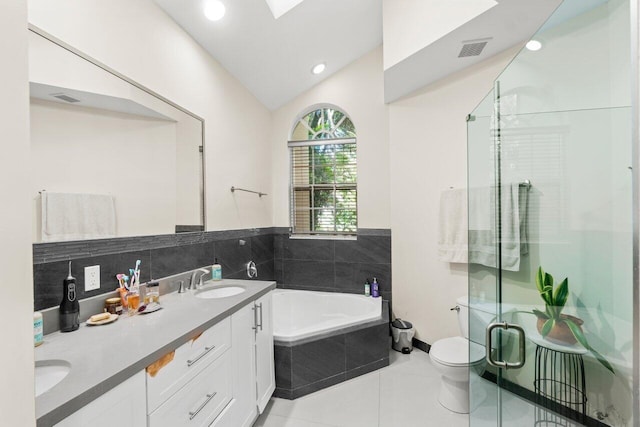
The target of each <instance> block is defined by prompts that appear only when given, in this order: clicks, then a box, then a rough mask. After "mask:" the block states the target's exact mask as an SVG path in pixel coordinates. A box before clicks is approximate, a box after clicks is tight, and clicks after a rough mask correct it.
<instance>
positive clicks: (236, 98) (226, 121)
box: [29, 0, 273, 230]
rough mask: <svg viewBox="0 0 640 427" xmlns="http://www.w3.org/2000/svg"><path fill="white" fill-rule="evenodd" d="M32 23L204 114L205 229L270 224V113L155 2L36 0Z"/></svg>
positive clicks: (30, 11) (32, 7)
mask: <svg viewBox="0 0 640 427" xmlns="http://www.w3.org/2000/svg"><path fill="white" fill-rule="evenodd" d="M29 22H31V23H32V24H34V25H36V26H38V27H40V28H42V29H43V30H45V31H47V32H49V33H51V34H53V35H54V36H56V37H58V38H59V39H61V40H63V41H64V42H66V43H68V44H70V45H72V46H74V47H76V48H77V49H79V50H81V51H83V52H85V53H86V54H88V55H90V56H92V57H94V58H96V59H97V60H99V61H101V62H103V63H105V64H106V65H108V66H109V67H111V68H114V69H115V70H117V71H119V72H121V73H123V74H124V75H126V76H128V77H130V78H132V79H133V80H135V81H137V82H139V83H141V84H142V85H144V86H147V87H149V88H150V89H152V90H154V91H155V92H157V93H159V94H160V95H162V96H165V97H166V98H168V99H170V100H172V101H173V102H175V103H177V104H179V105H181V106H182V107H184V108H186V109H188V110H190V111H192V112H193V113H195V114H197V115H199V116H201V117H203V118H204V119H205V121H206V128H205V159H206V160H205V164H206V195H207V228H208V229H209V230H220V229H237V228H248V227H268V226H271V225H272V223H273V220H272V200H273V199H272V198H270V197H262V198H258V197H256V196H253V195H250V194H243V193H236V194H235V195H234V194H232V193H231V192H230V191H229V189H230V187H231V186H232V185H235V186H239V187H244V188H250V189H256V190H262V191H265V192H266V189H268V188H270V187H271V174H270V166H269V165H270V164H271V146H270V144H269V137H268V135H269V132H270V129H271V123H270V114H269V111H268V110H267V109H266V108H265V107H264V106H262V105H261V104H260V103H259V102H258V101H257V100H256V99H255V98H254V97H253V96H252V95H251V94H250V93H249V92H248V91H247V90H246V89H245V88H244V87H243V86H242V85H241V84H240V83H239V82H238V81H237V80H236V79H235V78H233V77H232V76H231V75H230V74H229V73H228V72H227V71H226V70H224V69H223V68H222V67H221V66H220V65H219V64H218V63H217V62H216V61H215V60H214V59H212V58H211V56H210V55H209V54H207V53H206V51H204V50H203V49H202V48H201V47H200V46H199V45H198V44H197V43H196V42H195V41H194V40H193V39H191V38H190V37H189V36H188V35H187V34H186V33H185V32H184V31H183V30H182V29H181V28H180V27H178V25H177V24H175V23H174V22H173V21H172V20H171V19H170V18H169V17H168V16H167V15H166V14H165V13H164V12H162V11H161V10H160V9H159V8H158V7H157V6H156V5H155V4H154V3H153V2H152V0H113V1H109V2H105V1H100V0H87V1H82V2H78V1H73V0H57V1H55V2H51V1H48V0H32V1H30V2H29Z"/></svg>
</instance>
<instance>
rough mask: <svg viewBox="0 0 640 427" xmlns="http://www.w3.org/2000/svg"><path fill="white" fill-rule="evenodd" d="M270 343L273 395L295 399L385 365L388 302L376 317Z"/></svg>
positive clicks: (387, 346)
mask: <svg viewBox="0 0 640 427" xmlns="http://www.w3.org/2000/svg"><path fill="white" fill-rule="evenodd" d="M274 344H275V365H276V366H275V368H276V390H275V392H274V396H275V397H281V398H284V399H297V398H298V397H302V396H305V395H307V394H310V393H313V392H315V391H318V390H321V389H323V388H327V387H330V386H332V385H335V384H338V383H341V382H343V381H346V380H349V379H351V378H355V377H357V376H360V375H363V374H366V373H369V372H372V371H375V370H377V369H380V368H383V367H385V366H388V365H389V348H390V346H391V338H390V337H389V306H388V304H386V303H384V304H383V305H382V316H381V318H380V319H379V320H375V321H372V322H367V323H364V324H360V325H354V326H350V327H347V328H344V329H342V330H339V331H332V332H329V333H324V334H320V335H318V336H315V337H309V338H305V339H302V340H299V341H291V342H281V341H275V343H274Z"/></svg>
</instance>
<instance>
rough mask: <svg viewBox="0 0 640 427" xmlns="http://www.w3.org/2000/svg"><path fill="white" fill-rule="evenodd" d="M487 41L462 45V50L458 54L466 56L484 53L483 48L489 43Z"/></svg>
mask: <svg viewBox="0 0 640 427" xmlns="http://www.w3.org/2000/svg"><path fill="white" fill-rule="evenodd" d="M487 43H489V42H487V41H485V42H478V43H468V44H465V45H463V46H462V50H461V51H460V53H459V54H458V58H464V57H466V56H478V55H480V54H481V53H482V50H483V49H484V47H485V46H486V45H487Z"/></svg>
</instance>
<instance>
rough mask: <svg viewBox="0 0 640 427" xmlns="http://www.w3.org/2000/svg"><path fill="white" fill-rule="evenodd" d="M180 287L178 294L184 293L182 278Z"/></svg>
mask: <svg viewBox="0 0 640 427" xmlns="http://www.w3.org/2000/svg"><path fill="white" fill-rule="evenodd" d="M179 283H180V288H179V289H178V293H179V294H184V293H185V292H186V289H185V288H184V280H180V282H179Z"/></svg>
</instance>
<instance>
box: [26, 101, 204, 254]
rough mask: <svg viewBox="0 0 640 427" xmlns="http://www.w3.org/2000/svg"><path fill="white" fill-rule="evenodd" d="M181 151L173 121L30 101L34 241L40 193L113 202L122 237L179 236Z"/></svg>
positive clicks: (38, 230) (37, 237) (38, 229)
mask: <svg viewBox="0 0 640 427" xmlns="http://www.w3.org/2000/svg"><path fill="white" fill-rule="evenodd" d="M196 141H197V138H196ZM176 145H177V144H176V123H175V122H172V121H164V120H157V119H152V118H148V117H141V116H133V115H130V114H124V113H117V112H111V111H106V110H100V109H95V108H86V107H80V106H73V105H64V104H60V103H57V102H49V101H43V100H39V99H32V100H31V160H32V168H31V170H32V179H31V188H32V191H31V194H32V195H33V196H34V203H33V215H32V217H33V219H34V223H33V237H34V242H38V241H41V240H40V236H41V218H42V217H41V209H40V197H39V195H38V191H39V190H42V189H46V190H47V191H49V192H61V193H85V194H109V195H111V196H113V197H114V199H115V205H116V228H117V230H116V232H117V235H118V236H144V235H152V234H170V233H173V232H175V226H176V224H177V222H176V197H175V196H174V195H175V194H176ZM192 166H197V163H196V162H193V165H192ZM197 184H198V183H197V182H196V183H195V185H196V188H197Z"/></svg>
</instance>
